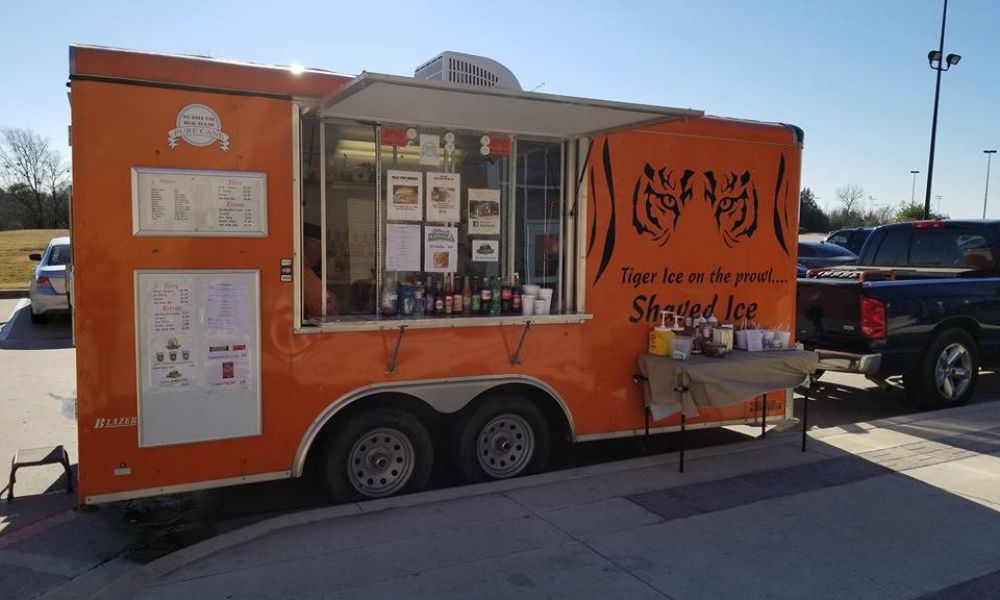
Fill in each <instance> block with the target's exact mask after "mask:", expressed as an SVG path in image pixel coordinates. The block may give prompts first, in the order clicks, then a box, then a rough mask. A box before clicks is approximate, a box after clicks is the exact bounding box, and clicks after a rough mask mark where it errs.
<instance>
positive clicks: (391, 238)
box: [385, 223, 420, 271]
mask: <svg viewBox="0 0 1000 600" xmlns="http://www.w3.org/2000/svg"><path fill="white" fill-rule="evenodd" d="M385 270H386V271H419V270H420V225H404V224H399V223H387V224H386V226H385Z"/></svg>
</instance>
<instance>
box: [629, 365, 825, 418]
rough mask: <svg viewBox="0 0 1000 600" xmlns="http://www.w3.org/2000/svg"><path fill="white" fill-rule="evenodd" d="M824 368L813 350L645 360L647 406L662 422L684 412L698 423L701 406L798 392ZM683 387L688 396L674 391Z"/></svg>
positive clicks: (733, 402) (719, 404)
mask: <svg viewBox="0 0 1000 600" xmlns="http://www.w3.org/2000/svg"><path fill="white" fill-rule="evenodd" d="M818 363H819V356H818V355H817V354H816V353H815V352H811V351H808V350H774V351H769V352H744V351H742V350H736V351H734V352H733V353H732V354H730V355H729V356H727V357H726V358H707V357H704V356H700V355H694V356H692V357H691V358H690V359H689V360H685V361H677V360H673V359H672V358H669V357H665V356H656V355H653V354H641V355H639V371H641V372H642V374H643V375H644V376H645V377H646V381H645V382H644V385H643V391H644V392H645V396H646V406H648V407H649V409H650V413H651V415H652V417H653V420H657V421H658V420H660V419H663V418H665V417H668V416H670V415H672V414H674V413H676V412H678V411H683V413H684V416H686V417H694V416H697V415H698V407H699V406H712V407H718V406H726V405H729V404H735V403H737V402H743V401H744V400H749V399H750V398H754V397H755V396H759V395H761V394H763V393H765V392H770V391H774V390H780V389H785V388H793V387H795V386H797V385H799V384H801V383H802V382H803V381H804V380H805V378H806V376H807V375H811V374H812V373H813V372H815V371H816V367H817V364H818ZM678 383H681V384H683V385H686V386H687V387H688V391H687V392H685V393H683V394H678V393H677V392H676V391H675V389H674V388H675V386H676V385H677V384H678Z"/></svg>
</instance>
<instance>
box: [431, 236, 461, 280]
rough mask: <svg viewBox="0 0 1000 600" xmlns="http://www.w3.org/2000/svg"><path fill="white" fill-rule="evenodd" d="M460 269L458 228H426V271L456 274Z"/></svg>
mask: <svg viewBox="0 0 1000 600" xmlns="http://www.w3.org/2000/svg"><path fill="white" fill-rule="evenodd" d="M457 267H458V228H457V227H435V226H432V225H428V226H425V227H424V271H426V272H428V273H454V272H455V270H456V268H457Z"/></svg>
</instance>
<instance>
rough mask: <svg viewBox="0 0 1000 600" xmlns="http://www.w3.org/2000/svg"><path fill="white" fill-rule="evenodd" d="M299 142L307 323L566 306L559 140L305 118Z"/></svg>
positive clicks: (498, 314)
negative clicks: (563, 295) (564, 296)
mask: <svg viewBox="0 0 1000 600" xmlns="http://www.w3.org/2000/svg"><path fill="white" fill-rule="evenodd" d="M301 144H302V148H301V152H302V154H301V171H302V173H301V174H302V178H301V180H302V189H301V198H302V206H301V210H300V215H301V232H300V233H301V244H302V247H301V257H302V260H301V262H300V281H301V284H300V285H301V297H302V305H301V310H302V324H303V325H305V326H310V325H312V326H326V325H328V326H332V327H334V328H336V327H337V326H343V327H350V326H351V324H355V325H363V324H370V323H372V322H387V321H400V322H401V324H404V323H405V322H416V321H420V322H422V323H423V324H424V325H427V324H428V323H434V322H441V324H442V325H444V321H447V320H451V321H452V322H454V323H457V321H458V320H459V319H462V320H463V321H462V324H469V325H474V324H475V323H476V321H475V320H476V319H482V318H494V319H496V318H500V319H503V318H506V317H515V318H521V319H523V318H524V317H525V316H530V317H532V318H540V317H542V316H544V315H559V314H563V313H565V312H566V307H565V306H564V301H563V297H562V287H563V265H564V258H565V248H564V243H563V237H564V235H563V211H564V206H565V197H564V189H563V183H564V181H565V176H564V167H565V162H566V161H565V159H564V150H565V148H564V146H565V145H564V143H563V142H562V141H561V140H552V139H544V138H532V137H528V136H524V137H520V136H514V135H509V134H504V133H496V132H489V131H474V130H465V129H456V128H443V127H428V126H415V125H410V124H407V123H381V124H368V123H360V122H350V121H340V120H333V119H329V118H319V117H314V116H309V115H306V116H304V117H303V118H302V122H301ZM465 319H469V320H471V321H465Z"/></svg>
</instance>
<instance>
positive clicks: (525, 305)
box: [521, 294, 535, 316]
mask: <svg viewBox="0 0 1000 600" xmlns="http://www.w3.org/2000/svg"><path fill="white" fill-rule="evenodd" d="M534 313H535V296H532V295H531V294H522V295H521V314H522V315H524V316H528V315H532V314H534Z"/></svg>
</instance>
